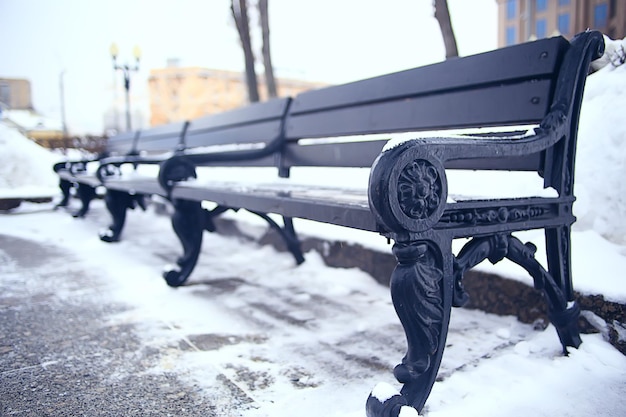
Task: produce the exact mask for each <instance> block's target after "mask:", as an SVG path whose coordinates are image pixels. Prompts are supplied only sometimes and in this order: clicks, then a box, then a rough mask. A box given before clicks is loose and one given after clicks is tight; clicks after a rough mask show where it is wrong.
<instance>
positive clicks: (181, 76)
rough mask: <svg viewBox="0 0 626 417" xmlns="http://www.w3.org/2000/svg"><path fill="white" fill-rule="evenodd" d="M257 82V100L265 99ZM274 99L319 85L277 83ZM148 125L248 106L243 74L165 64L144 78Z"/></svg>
mask: <svg viewBox="0 0 626 417" xmlns="http://www.w3.org/2000/svg"><path fill="white" fill-rule="evenodd" d="M258 79H259V94H260V96H261V100H265V99H266V98H267V89H266V87H265V83H264V80H263V79H262V77H258ZM277 85H278V95H279V96H281V97H284V96H293V95H295V94H297V93H299V92H302V91H305V90H310V89H313V88H319V87H322V86H324V85H325V84H322V83H313V82H306V81H298V80H290V79H277ZM148 91H149V101H150V114H151V116H150V125H151V126H156V125H160V124H165V123H171V122H177V121H183V120H190V119H195V118H198V117H201V116H205V115H208V114H214V113H220V112H223V111H226V110H231V109H235V108H237V107H241V106H244V105H246V104H247V103H248V90H247V87H246V81H245V77H244V74H243V73H241V72H237V71H225V70H216V69H208V68H200V67H179V66H178V65H177V64H176V62H168V66H167V67H166V68H160V69H153V70H151V71H150V77H149V78H148Z"/></svg>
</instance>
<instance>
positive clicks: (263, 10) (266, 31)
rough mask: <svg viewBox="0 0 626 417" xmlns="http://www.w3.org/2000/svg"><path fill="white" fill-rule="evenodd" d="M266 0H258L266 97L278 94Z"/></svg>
mask: <svg viewBox="0 0 626 417" xmlns="http://www.w3.org/2000/svg"><path fill="white" fill-rule="evenodd" d="M267 3H268V0H259V16H260V20H261V32H262V34H263V46H262V53H263V66H264V67H265V83H266V84H267V95H268V97H276V96H278V92H277V89H276V79H275V78H274V67H273V66H272V56H271V54H270V22H269V15H268V12H267V10H268V7H267Z"/></svg>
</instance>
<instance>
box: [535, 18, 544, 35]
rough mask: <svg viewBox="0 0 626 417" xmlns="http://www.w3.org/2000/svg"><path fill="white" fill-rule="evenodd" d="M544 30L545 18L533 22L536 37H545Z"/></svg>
mask: <svg viewBox="0 0 626 417" xmlns="http://www.w3.org/2000/svg"><path fill="white" fill-rule="evenodd" d="M546 32H547V29H546V19H537V23H535V35H537V38H539V39H541V38H545V37H546Z"/></svg>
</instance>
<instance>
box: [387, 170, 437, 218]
mask: <svg viewBox="0 0 626 417" xmlns="http://www.w3.org/2000/svg"><path fill="white" fill-rule="evenodd" d="M441 190H442V186H441V177H440V176H439V173H438V172H437V168H435V167H434V166H433V164H431V163H430V162H429V161H426V160H423V159H418V160H415V161H413V162H412V163H410V164H408V165H407V166H406V167H405V168H404V169H403V170H402V173H401V174H400V178H399V179H398V201H399V203H400V208H401V209H402V211H403V212H404V214H406V215H407V216H408V217H411V218H413V219H418V220H423V219H426V218H428V217H430V216H431V215H432V214H433V213H434V212H435V211H436V210H437V209H438V208H439V205H440V204H441V197H442V191H441Z"/></svg>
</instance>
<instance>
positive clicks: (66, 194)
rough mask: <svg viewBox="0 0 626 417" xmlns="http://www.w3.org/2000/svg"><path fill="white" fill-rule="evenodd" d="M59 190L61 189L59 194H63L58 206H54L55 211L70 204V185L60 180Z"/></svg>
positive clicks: (66, 181)
mask: <svg viewBox="0 0 626 417" xmlns="http://www.w3.org/2000/svg"><path fill="white" fill-rule="evenodd" d="M59 188H60V189H61V193H63V199H62V200H61V201H59V204H57V205H56V206H54V209H55V210H56V209H57V208H59V207H67V205H68V204H69V202H70V189H71V188H72V183H71V182H69V181H68V180H64V179H61V180H60V181H59Z"/></svg>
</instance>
